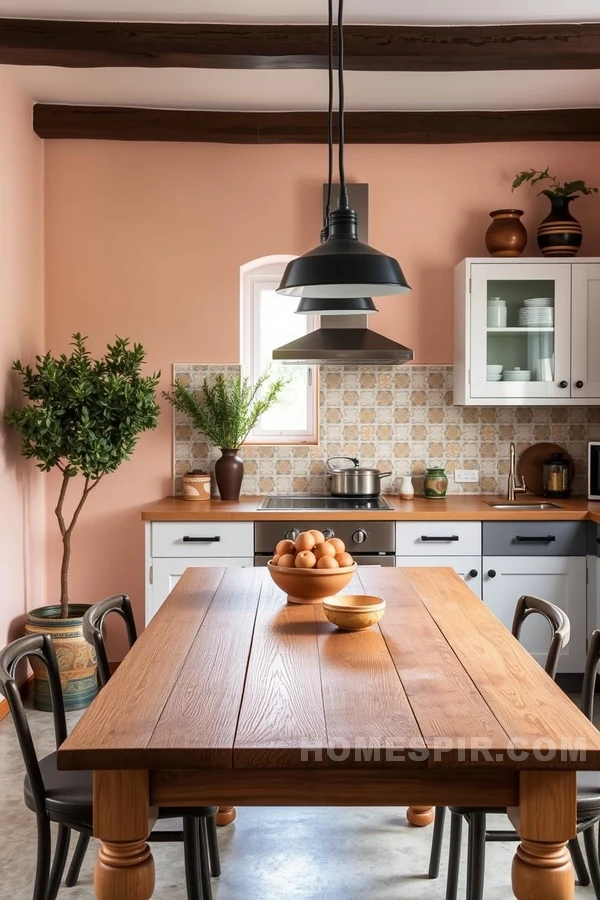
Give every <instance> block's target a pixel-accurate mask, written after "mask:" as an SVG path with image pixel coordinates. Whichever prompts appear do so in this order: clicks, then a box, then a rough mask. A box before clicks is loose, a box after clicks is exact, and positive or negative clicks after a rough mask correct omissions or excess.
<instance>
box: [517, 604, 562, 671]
mask: <svg viewBox="0 0 600 900" xmlns="http://www.w3.org/2000/svg"><path fill="white" fill-rule="evenodd" d="M532 615H541V616H543V617H544V618H545V619H546V621H547V622H549V624H550V627H551V629H552V640H551V642H550V647H549V648H548V655H547V657H546V664H545V666H544V669H545V670H546V672H547V673H548V675H549V676H550V677H551V678H555V676H556V669H557V667H558V660H559V657H560V654H561V652H562V651H563V649H564V648H565V647H566V646H567V644H568V643H569V640H570V638H571V623H570V621H569V617H568V616H567V614H566V613H564V612H563V611H562V609H559V608H558V606H555V605H554V603H549V602H548V601H547V600H542V599H541V598H540V597H528V596H523V597H520V598H519V600H518V601H517V606H516V608H515V616H514V619H513V626H512V633H513V634H514V636H515V637H516V638H517V640H519V639H520V637H521V628H522V627H523V622H524V621H525V619H528V618H529V616H532Z"/></svg>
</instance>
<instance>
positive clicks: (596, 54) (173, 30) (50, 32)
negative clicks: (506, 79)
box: [0, 18, 600, 72]
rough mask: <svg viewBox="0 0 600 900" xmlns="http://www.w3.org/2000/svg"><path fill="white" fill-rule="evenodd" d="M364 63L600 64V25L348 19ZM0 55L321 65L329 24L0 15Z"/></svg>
mask: <svg viewBox="0 0 600 900" xmlns="http://www.w3.org/2000/svg"><path fill="white" fill-rule="evenodd" d="M344 34H345V62H346V67H347V68H348V69H354V70H362V71H399V72H400V71H404V72H425V71H427V72H438V71H454V72H461V71H483V70H503V69H598V68H600V25H599V24H596V25H551V24H546V25H499V26H435V27H420V26H419V27H414V26H403V25H402V26H400V25H395V26H380V25H347V26H346V27H345V30H344ZM0 63H3V64H7V65H18V66H65V67H70V68H73V67H74V68H94V67H108V66H137V67H147V68H161V67H167V66H171V67H173V66H182V67H186V68H215V69H323V68H326V65H327V32H326V28H325V26H323V25H198V24H192V23H177V24H168V23H149V22H67V21H56V20H49V21H41V20H35V19H6V18H0Z"/></svg>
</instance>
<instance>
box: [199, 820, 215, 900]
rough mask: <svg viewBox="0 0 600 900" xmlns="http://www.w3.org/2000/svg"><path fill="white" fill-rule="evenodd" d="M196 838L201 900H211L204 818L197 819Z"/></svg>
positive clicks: (206, 832)
mask: <svg viewBox="0 0 600 900" xmlns="http://www.w3.org/2000/svg"><path fill="white" fill-rule="evenodd" d="M196 834H197V838H198V857H199V862H200V881H201V883H202V900H212V884H211V883H210V853H209V850H208V831H207V828H206V818H204V817H203V818H201V819H199V820H198V828H197V831H196Z"/></svg>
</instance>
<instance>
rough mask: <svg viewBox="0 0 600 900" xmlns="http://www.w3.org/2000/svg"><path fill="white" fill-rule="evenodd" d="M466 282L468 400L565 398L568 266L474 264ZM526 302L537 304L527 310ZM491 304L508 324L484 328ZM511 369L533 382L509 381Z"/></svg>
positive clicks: (567, 380) (568, 352) (568, 348)
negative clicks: (468, 351) (499, 307)
mask: <svg viewBox="0 0 600 900" xmlns="http://www.w3.org/2000/svg"><path fill="white" fill-rule="evenodd" d="M470 281H471V287H470V293H469V308H470V312H469V315H468V316H467V322H466V325H467V328H468V327H469V322H470V335H469V341H468V343H469V346H470V365H469V378H470V386H469V393H470V397H471V398H472V399H475V398H482V399H485V398H495V399H498V400H500V401H504V403H506V402H508V401H511V400H514V402H515V405H526V404H527V401H528V400H529V399H539V400H541V399H551V398H557V399H566V398H568V397H569V396H570V393H569V389H570V382H571V365H570V360H571V266H570V265H564V264H562V263H548V262H544V263H502V264H500V263H499V262H495V263H492V262H490V263H473V264H472V265H471V276H470ZM529 300H533V301H534V303H535V304H537V305H534V306H527V304H526V301H529ZM457 302H460V301H459V299H458V298H457ZM492 303H494V304H495V303H499V304H501V309H502V310H503V312H502V316H505V317H506V324H504V320H503V321H502V322H494V324H490V325H488V305H490V306H491V305H492ZM543 306H545V307H546V308H545V309H542V307H543ZM490 314H492V313H490ZM550 317H552V318H550ZM488 366H495V367H496V369H495V370H493V371H492V370H489V369H488ZM500 367H501V368H500ZM515 370H521V372H523V373H527V372H529V373H530V377H531V380H529V381H514V380H511V381H509V380H508V377H509V376H508V374H507V373H509V372H511V371H513V372H514V371H515ZM500 373H501V376H502V378H501V380H498V375H499V374H500ZM511 377H512V378H516V377H521V376H518V375H516V374H515V375H512V376H511ZM561 385H562V387H561Z"/></svg>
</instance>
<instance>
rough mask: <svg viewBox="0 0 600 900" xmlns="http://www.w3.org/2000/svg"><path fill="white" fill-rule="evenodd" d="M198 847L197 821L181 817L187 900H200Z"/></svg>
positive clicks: (190, 817)
mask: <svg viewBox="0 0 600 900" xmlns="http://www.w3.org/2000/svg"><path fill="white" fill-rule="evenodd" d="M198 851H199V847H198V820H197V819H195V818H194V817H193V816H184V817H183V857H184V860H185V885H186V888H187V900H202V891H201V888H200V879H199V877H198V875H199V871H200V856H199V852H198Z"/></svg>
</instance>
